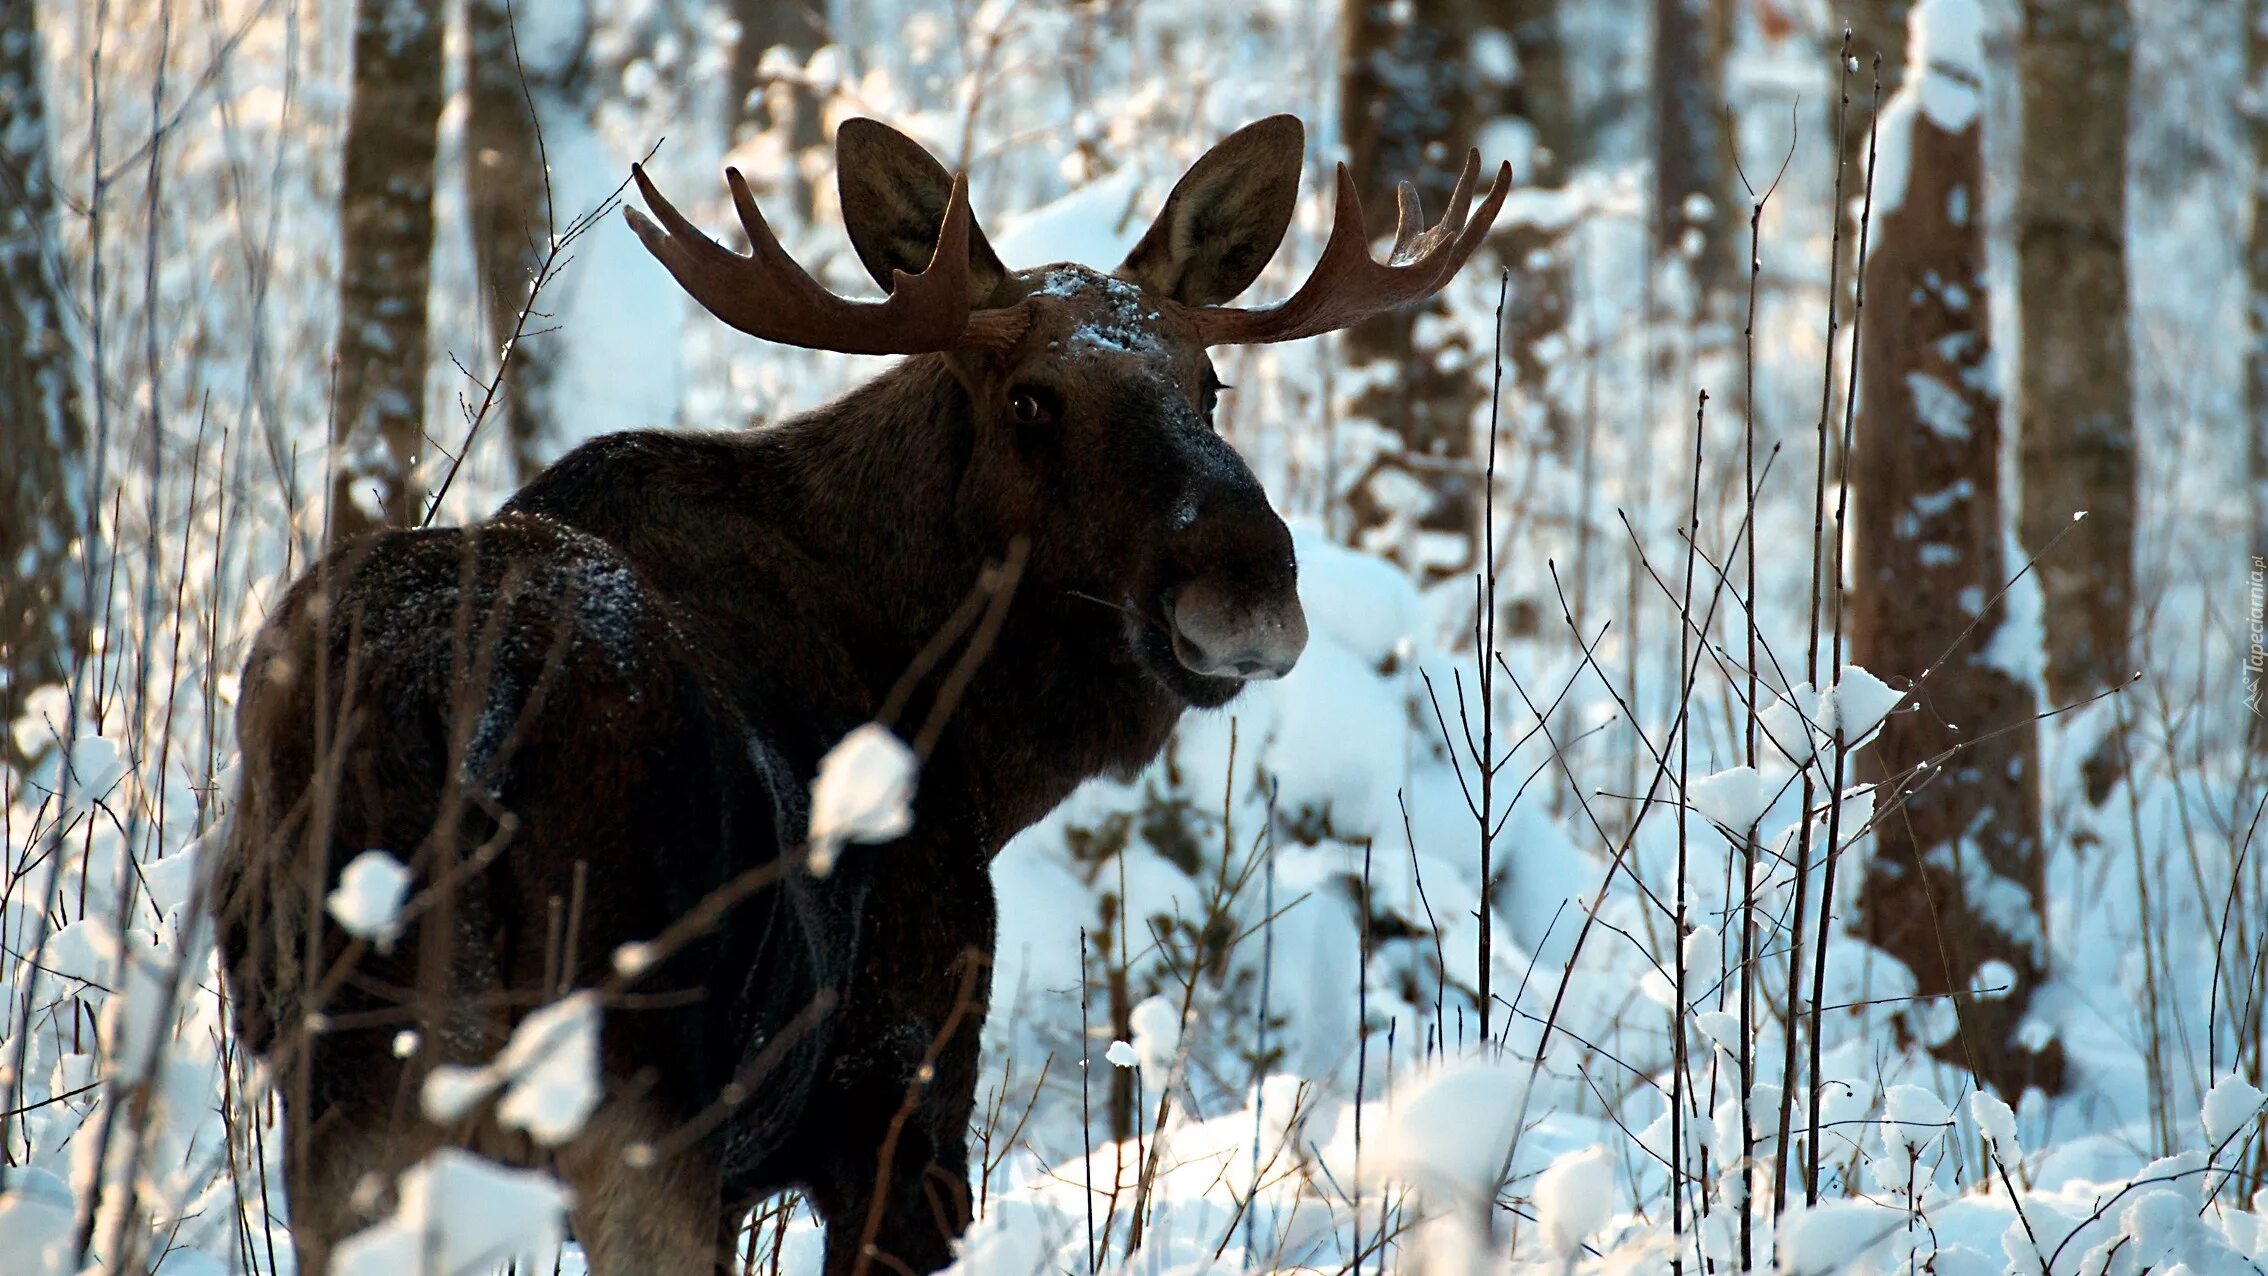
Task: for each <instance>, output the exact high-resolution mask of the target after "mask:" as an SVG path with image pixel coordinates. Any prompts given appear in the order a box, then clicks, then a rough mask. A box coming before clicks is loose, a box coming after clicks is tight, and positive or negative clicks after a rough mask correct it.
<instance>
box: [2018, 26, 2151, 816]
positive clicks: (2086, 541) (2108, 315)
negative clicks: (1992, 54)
mask: <svg viewBox="0 0 2268 1276" xmlns="http://www.w3.org/2000/svg"><path fill="white" fill-rule="evenodd" d="M2133 44H2134V36H2133V28H2132V24H2131V23H2130V22H2129V21H2128V18H2127V11H2126V5H2125V3H2124V0H2026V3H2025V5H2024V33H2023V42H2022V46H2021V48H2020V50H2019V53H2018V58H2017V63H2018V69H2019V71H2020V73H2021V75H2022V77H2023V99H2024V120H2025V128H2026V130H2027V132H2028V133H2029V134H2030V135H2031V140H2030V142H2029V144H2027V145H2026V146H2024V148H2023V152H2022V153H2023V160H2022V172H2021V180H2020V185H2019V188H2018V191H2017V197H2016V198H2017V208H2016V234H2017V252H2018V270H2019V271H2020V273H2021V279H2022V287H2023V310H2022V314H2021V321H2022V329H2023V334H2024V335H2023V351H2022V358H2023V368H2022V390H2021V393H2022V401H2021V403H2020V404H2019V406H2020V408H2021V419H2022V426H2021V429H2022V438H2021V445H2022V449H2023V467H2024V473H2023V480H2024V481H2023V488H2024V510H2023V521H2022V525H2021V531H2022V539H2023V543H2024V548H2025V549H2026V550H2027V551H2029V552H2031V553H2033V554H2039V555H2041V558H2040V562H2039V567H2038V569H2037V570H2038V572H2039V575H2040V587H2041V590H2042V592H2043V594H2044V600H2043V608H2042V610H2043V617H2044V621H2045V625H2046V630H2047V690H2048V696H2049V699H2050V700H2051V701H2052V702H2054V703H2059V704H2060V703H2068V702H2070V701H2073V700H2077V699H2079V698H2081V697H2083V696H2085V695H2087V694H2089V693H2091V692H2095V691H2101V690H2105V689H2107V688H2110V687H2115V686H2117V685H2119V684H2120V683H2122V682H2124V681H2125V680H2126V678H2127V676H2128V675H2129V674H2131V673H2132V672H2133V670H2132V668H2131V667H2130V666H2129V663H2128V661H2129V657H2128V654H2127V627H2128V619H2129V615H2130V613H2131V611H2132V609H2133V600H2134V388H2133V373H2132V355H2131V353H2130V346H2129V342H2128V338H2127V302H2126V251H2125V240H2126V109H2127V85H2128V82H2129V80H2130V79H2131V74H2132V63H2133ZM2080 510H2084V511H2086V514H2087V517H2086V521H2085V522H2084V523H2082V524H2081V525H2080V526H2079V527H2078V528H2077V529H2073V530H2070V534H2069V535H2067V536H2066V537H2065V538H2064V541H2063V543H2062V544H2060V545H2057V546H2056V548H2055V549H2054V551H2053V552H2049V551H2048V549H2047V546H2048V543H2049V542H2050V541H2051V540H2053V539H2054V538H2055V537H2056V535H2057V534H2058V533H2061V532H2064V531H2066V530H2067V529H2070V528H2071V518H2072V515H2073V514H2074V513H2076V512H2078V511H2080ZM2094 796H2095V797H2096V800H2098V801H2099V800H2101V797H2102V794H2101V793H2100V792H2097V793H2095V794H2094Z"/></svg>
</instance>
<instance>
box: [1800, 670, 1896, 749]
mask: <svg viewBox="0 0 2268 1276" xmlns="http://www.w3.org/2000/svg"><path fill="white" fill-rule="evenodd" d="M1905 698H1906V693H1905V692H1903V691H1899V690H1896V689H1894V688H1892V687H1891V686H1890V685H1889V684H1888V683H1885V682H1883V681H1882V680H1881V679H1880V678H1877V677H1875V676H1874V675H1873V674H1871V673H1868V672H1867V671H1866V670H1864V669H1862V668H1860V667H1859V666H1857V665H1850V666H1847V667H1845V668H1844V670H1843V676H1842V677H1840V678H1838V679H1836V680H1835V685H1834V686H1833V687H1832V688H1830V689H1829V690H1828V692H1827V694H1826V695H1825V696H1824V697H1822V698H1821V700H1820V704H1819V725H1820V727H1821V728H1823V729H1825V730H1827V731H1830V732H1833V731H1840V732H1842V734H1843V743H1844V744H1857V743H1858V742H1859V741H1861V740H1863V739H1865V738H1866V737H1867V735H1868V734H1869V733H1871V732H1872V731H1873V730H1874V729H1875V728H1876V727H1878V726H1881V725H1882V720H1883V719H1884V718H1887V717H1889V716H1890V712H1891V710H1893V709H1896V708H1897V707H1898V705H1899V704H1900V702H1902V701H1904V700H1905Z"/></svg>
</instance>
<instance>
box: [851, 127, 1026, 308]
mask: <svg viewBox="0 0 2268 1276" xmlns="http://www.w3.org/2000/svg"><path fill="white" fill-rule="evenodd" d="M835 189H836V191H837V192H838V193H839V195H840V197H841V199H842V205H843V225H844V228H845V229H847V230H848V231H849V232H850V240H851V247H852V248H855V249H857V250H858V259H859V261H860V262H862V263H864V264H865V266H866V273H868V274H870V275H872V276H874V282H876V283H878V284H880V285H882V290H883V291H884V292H888V291H889V290H890V286H891V283H892V275H891V272H892V271H898V270H902V271H905V272H906V273H907V274H909V275H916V274H920V273H921V272H922V271H924V270H926V269H928V268H929V259H930V258H931V257H933V256H935V255H936V253H937V233H938V231H939V229H940V228H941V227H942V226H943V225H944V223H945V203H946V201H947V200H948V199H950V198H951V197H952V193H953V177H952V174H950V173H947V172H946V171H945V166H944V165H943V164H940V163H938V162H937V160H936V158H935V157H934V156H932V155H931V154H930V153H929V152H928V151H925V150H923V149H922V148H921V143H919V142H916V141H915V140H913V139H912V138H910V137H907V136H906V135H905V134H903V133H900V132H899V131H898V130H896V129H894V128H891V127H890V126H889V125H887V124H884V123H882V122H881V121H879V120H869V119H863V118H861V119H851V120H845V121H843V123H842V126H841V127H840V128H838V129H836V130H835ZM1007 277H1008V272H1007V271H1006V270H1004V269H1002V267H1001V265H1000V258H999V257H998V256H996V255H994V253H993V251H992V245H991V243H989V242H988V241H986V239H985V237H984V231H983V230H981V229H980V228H978V226H977V224H976V219H975V217H974V216H971V217H970V219H969V291H970V302H971V304H973V305H976V306H982V305H984V303H985V300H986V298H988V297H990V296H992V294H993V291H994V290H995V289H997V288H998V287H999V286H1000V284H1001V281H1002V280H1004V279H1006V278H1007Z"/></svg>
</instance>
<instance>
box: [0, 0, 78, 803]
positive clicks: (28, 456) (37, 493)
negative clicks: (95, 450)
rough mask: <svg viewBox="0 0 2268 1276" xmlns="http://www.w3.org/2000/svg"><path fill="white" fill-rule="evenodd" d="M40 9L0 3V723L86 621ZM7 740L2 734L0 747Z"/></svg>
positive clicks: (55, 671) (65, 656)
mask: <svg viewBox="0 0 2268 1276" xmlns="http://www.w3.org/2000/svg"><path fill="white" fill-rule="evenodd" d="M37 10H38V6H36V5H33V4H27V3H21V2H19V3H11V4H0V564H5V566H6V580H7V585H6V588H5V589H4V590H0V730H4V729H5V727H6V724H8V723H10V722H13V721H14V720H15V718H16V716H17V714H18V713H19V712H20V710H21V707H22V703H23V697H24V696H25V695H27V694H29V693H30V692H31V691H32V690H34V689H35V688H38V687H41V686H46V685H52V684H55V683H59V682H62V681H64V680H66V679H68V678H69V677H70V673H71V667H72V661H73V659H74V657H75V654H76V653H77V652H78V651H79V650H80V648H81V647H82V646H83V643H84V638H85V628H86V615H85V606H84V601H83V597H82V595H83V593H84V590H83V589H82V587H81V582H80V581H78V580H76V579H74V577H75V575H76V563H77V555H75V554H74V552H73V546H74V545H75V544H76V543H77V542H78V541H79V539H80V537H81V536H82V535H83V534H84V532H85V530H86V529H85V518H84V504H85V495H86V494H85V493H84V492H82V491H81V490H80V488H79V483H80V481H81V480H80V478H79V476H78V468H79V463H80V461H81V453H82V451H83V449H84V447H85V431H84V428H83V425H82V423H81V420H80V413H79V400H78V385H77V381H76V380H75V374H74V371H73V368H72V366H71V363H72V350H71V344H70V342H69V340H68V339H67V334H68V332H69V325H68V322H67V315H68V312H67V310H66V309H65V307H64V291H63V288H62V284H61V281H60V280H59V279H57V278H56V275H55V273H54V270H55V267H56V263H55V262H53V261H51V260H49V257H48V254H49V252H50V251H51V250H52V249H53V246H54V244H55V235H54V233H53V232H54V220H55V190H54V185H53V177H52V169H51V168H50V166H49V163H48V157H47V145H48V136H47V133H48V129H47V110H46V97H45V95H44V93H43V92H42V89H41V83H40V70H41V62H42V61H43V54H42V52H41V48H42V46H41V44H40V34H39V25H38V12H37ZM13 747H14V746H13V745H12V744H9V743H6V742H4V741H0V756H5V753H4V751H5V750H8V749H12V748H13ZM0 800H5V799H4V798H0Z"/></svg>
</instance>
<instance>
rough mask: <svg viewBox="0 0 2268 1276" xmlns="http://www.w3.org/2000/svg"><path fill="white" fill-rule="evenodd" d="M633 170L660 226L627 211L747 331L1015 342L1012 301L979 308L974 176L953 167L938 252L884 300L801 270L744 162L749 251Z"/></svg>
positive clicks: (740, 202)
mask: <svg viewBox="0 0 2268 1276" xmlns="http://www.w3.org/2000/svg"><path fill="white" fill-rule="evenodd" d="M630 175H631V177H633V178H634V179H636V181H637V183H638V193H639V194H641V195H643V196H644V197H645V200H646V206H647V207H648V208H651V209H653V210H654V216H655V217H657V218H659V219H660V220H661V225H659V226H656V225H655V224H654V223H653V222H652V221H649V220H647V218H646V217H645V215H644V214H642V213H640V212H639V211H638V210H637V209H635V208H629V207H625V208H624V209H623V210H622V213H623V217H624V218H625V219H626V220H627V221H629V223H630V229H632V230H634V231H636V232H638V238H639V239H640V240H641V241H643V242H644V243H645V245H646V251H647V252H650V253H652V254H653V255H654V256H655V257H656V258H657V259H658V260H660V262H661V264H662V265H664V266H667V267H668V268H669V273H670V274H671V275H672V276H674V277H675V278H676V279H677V282H678V285H679V286H680V287H682V288H684V289H685V291H686V292H687V293H689V294H690V295H691V296H692V298H693V299H694V300H695V301H698V302H700V303H701V305H702V306H703V307H705V308H706V309H707V310H708V312H709V313H710V314H712V315H715V316H716V317H717V318H719V319H722V320H724V321H725V322H726V323H729V324H731V325H732V326H733V327H735V328H738V329H740V330H741V331H742V332H745V333H748V334H749V335H750V336H755V337H762V338H764V339H765V340H767V341H778V342H781V343H783V344H785V345H791V346H802V347H803V348H805V349H807V350H834V351H839V352H841V353H843V354H928V353H930V352H932V351H937V350H953V349H960V348H964V347H969V346H1000V345H1007V344H1010V343H1012V342H1013V341H1014V340H1015V338H1016V337H1017V335H1019V334H1020V333H1021V332H1022V331H1023V326H1024V322H1025V319H1024V317H1023V316H1021V315H1019V314H1017V313H1016V312H1015V311H1014V310H976V309H974V308H973V301H972V298H971V296H970V293H971V291H972V289H971V285H970V282H969V193H968V185H969V183H968V177H967V176H966V175H965V174H956V175H955V176H954V178H953V193H952V196H951V198H949V199H948V200H947V201H946V204H945V219H944V222H943V224H942V225H941V226H940V227H939V228H938V232H937V251H936V252H935V253H934V254H933V255H932V256H931V257H930V259H929V265H928V266H927V267H925V268H923V270H922V272H921V273H920V274H918V275H909V274H907V273H906V272H905V271H902V270H900V271H894V272H892V273H893V282H892V284H891V288H890V296H889V299H888V300H886V301H848V300H845V299H844V298H842V297H839V296H836V295H835V294H834V293H833V292H830V291H828V290H827V288H826V287H824V286H823V285H821V284H820V283H819V281H817V280H815V279H813V278H812V277H811V276H810V275H808V274H806V273H804V270H803V267H801V266H798V265H796V264H795V259H794V258H792V257H790V256H788V254H787V250H786V249H784V248H782V247H780V241H779V238H778V237H777V236H775V235H773V234H772V228H771V227H770V226H768V225H766V224H765V222H764V214H763V213H762V212H761V211H760V210H758V209H757V207H756V197H755V196H753V195H751V194H750V193H749V191H748V183H747V182H746V181H745V180H743V179H742V178H741V176H740V170H738V169H734V168H728V169H726V170H725V184H726V185H727V186H729V187H731V188H732V203H733V207H734V209H735V210H737V211H738V212H739V214H740V224H741V227H742V228H743V229H745V230H746V231H747V232H748V244H749V249H750V252H749V255H748V256H746V257H743V256H741V255H740V254H739V253H736V252H733V251H732V250H730V249H728V248H726V247H724V246H723V245H721V244H719V243H717V242H716V241H715V240H713V239H711V238H709V237H708V236H707V235H705V234H703V233H701V229H700V228H699V227H697V226H695V225H694V224H693V223H692V222H690V221H687V220H686V219H685V215H684V214H682V213H680V212H678V211H677V209H676V207H675V206H673V205H672V204H671V203H670V202H669V201H668V200H666V199H664V198H662V193H661V192H660V191H658V190H656V189H654V184H653V182H652V181H651V180H650V179H649V178H647V176H646V171H645V169H644V168H643V167H641V166H639V165H636V164H633V165H631V166H630Z"/></svg>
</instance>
